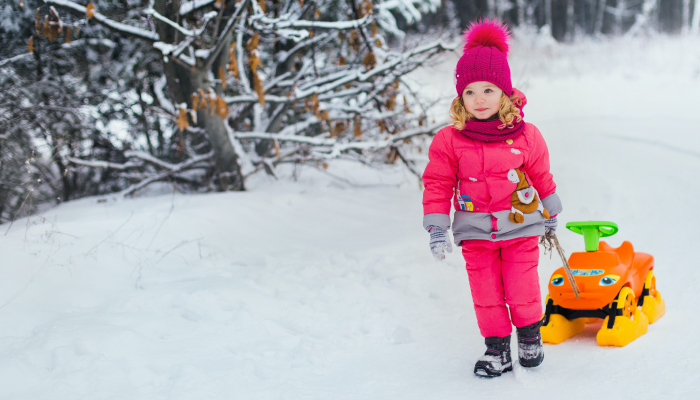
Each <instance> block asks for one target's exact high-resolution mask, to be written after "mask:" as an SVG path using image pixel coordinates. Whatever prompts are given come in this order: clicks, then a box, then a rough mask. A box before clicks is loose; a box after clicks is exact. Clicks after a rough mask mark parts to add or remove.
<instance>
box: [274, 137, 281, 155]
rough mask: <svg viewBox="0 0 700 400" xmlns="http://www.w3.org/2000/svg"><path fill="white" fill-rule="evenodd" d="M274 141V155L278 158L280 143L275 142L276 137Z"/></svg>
mask: <svg viewBox="0 0 700 400" xmlns="http://www.w3.org/2000/svg"><path fill="white" fill-rule="evenodd" d="M274 142H275V155H276V156H277V158H280V144H279V143H278V142H277V139H275V140H274Z"/></svg>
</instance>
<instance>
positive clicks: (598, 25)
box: [593, 0, 607, 35]
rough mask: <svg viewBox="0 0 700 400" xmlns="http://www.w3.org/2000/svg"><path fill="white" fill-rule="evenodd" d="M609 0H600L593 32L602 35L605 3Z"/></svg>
mask: <svg viewBox="0 0 700 400" xmlns="http://www.w3.org/2000/svg"><path fill="white" fill-rule="evenodd" d="M606 3H607V0H598V10H597V13H596V17H595V26H594V27H593V34H594V35H600V34H601V32H602V31H603V18H605V4H606Z"/></svg>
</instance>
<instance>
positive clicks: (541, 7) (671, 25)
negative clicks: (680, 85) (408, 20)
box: [400, 0, 700, 41]
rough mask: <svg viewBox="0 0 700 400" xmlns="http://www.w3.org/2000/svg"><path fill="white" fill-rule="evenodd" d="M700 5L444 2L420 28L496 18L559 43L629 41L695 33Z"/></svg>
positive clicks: (634, 0)
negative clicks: (614, 38) (608, 39)
mask: <svg viewBox="0 0 700 400" xmlns="http://www.w3.org/2000/svg"><path fill="white" fill-rule="evenodd" d="M698 4H700V0H442V7H441V8H440V10H439V11H438V13H436V14H433V15H430V16H428V17H427V18H426V19H425V24H424V27H427V28H431V27H433V28H434V27H446V26H450V25H451V26H452V27H454V26H455V25H458V27H459V28H461V29H464V27H466V26H467V25H468V24H469V22H471V21H474V20H477V19H480V18H485V17H498V18H501V19H503V20H504V21H505V22H506V23H507V24H508V25H509V26H511V27H534V28H537V29H542V28H544V29H547V27H548V28H549V29H550V32H551V35H552V36H553V37H554V38H555V39H556V40H558V41H570V40H573V39H574V38H575V37H580V36H600V35H625V34H626V35H632V36H633V35H636V34H639V33H640V32H643V31H647V32H664V33H672V34H677V33H685V32H691V31H694V32H695V33H696V34H697V33H698V29H699V28H700V7H697V6H696V5H698ZM454 19H457V20H458V21H459V23H458V24H455V23H454ZM400 26H401V25H400Z"/></svg>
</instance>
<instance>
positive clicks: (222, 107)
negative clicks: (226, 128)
mask: <svg viewBox="0 0 700 400" xmlns="http://www.w3.org/2000/svg"><path fill="white" fill-rule="evenodd" d="M216 113H217V114H218V115H219V118H221V119H226V117H228V113H229V109H228V104H226V101H225V100H224V99H223V98H222V97H218V96H217V98H216Z"/></svg>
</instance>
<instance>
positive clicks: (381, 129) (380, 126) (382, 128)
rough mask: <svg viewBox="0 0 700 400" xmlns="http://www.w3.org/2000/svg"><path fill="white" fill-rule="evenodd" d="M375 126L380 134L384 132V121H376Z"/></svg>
mask: <svg viewBox="0 0 700 400" xmlns="http://www.w3.org/2000/svg"><path fill="white" fill-rule="evenodd" d="M377 125H379V130H380V131H381V132H382V133H384V132H386V124H384V121H382V120H379V121H377Z"/></svg>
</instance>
